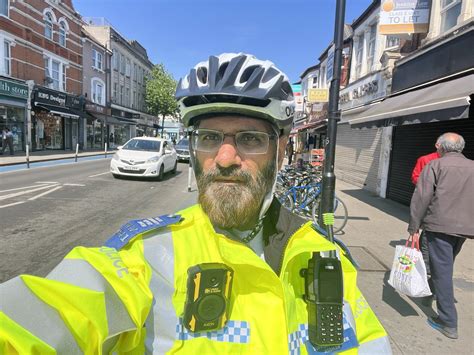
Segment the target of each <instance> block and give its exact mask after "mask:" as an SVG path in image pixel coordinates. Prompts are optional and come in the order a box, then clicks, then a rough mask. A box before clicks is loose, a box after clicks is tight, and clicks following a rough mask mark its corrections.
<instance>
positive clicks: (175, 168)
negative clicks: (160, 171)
mask: <svg viewBox="0 0 474 355" xmlns="http://www.w3.org/2000/svg"><path fill="white" fill-rule="evenodd" d="M177 170H178V161H177V160H176V161H175V162H174V168H173V170H171V172H172V173H173V174H176V171H177Z"/></svg>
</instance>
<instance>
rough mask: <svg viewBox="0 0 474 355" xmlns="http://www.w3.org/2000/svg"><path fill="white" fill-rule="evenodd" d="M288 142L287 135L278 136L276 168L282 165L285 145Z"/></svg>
mask: <svg viewBox="0 0 474 355" xmlns="http://www.w3.org/2000/svg"><path fill="white" fill-rule="evenodd" d="M287 144H288V136H280V138H278V170H280V169H281V166H282V165H283V159H284V158H285V150H286V145H287Z"/></svg>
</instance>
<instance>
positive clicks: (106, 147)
mask: <svg viewBox="0 0 474 355" xmlns="http://www.w3.org/2000/svg"><path fill="white" fill-rule="evenodd" d="M105 157H106V158H107V143H105Z"/></svg>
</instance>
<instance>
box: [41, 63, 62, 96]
mask: <svg viewBox="0 0 474 355" xmlns="http://www.w3.org/2000/svg"><path fill="white" fill-rule="evenodd" d="M44 69H45V77H46V80H45V84H46V85H47V86H48V87H49V88H51V89H55V90H61V91H66V64H64V63H61V62H59V61H57V60H54V59H52V58H48V57H46V58H44Z"/></svg>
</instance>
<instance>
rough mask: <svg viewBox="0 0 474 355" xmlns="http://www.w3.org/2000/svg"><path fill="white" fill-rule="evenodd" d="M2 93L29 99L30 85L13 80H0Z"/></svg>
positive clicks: (0, 91) (0, 93)
mask: <svg viewBox="0 0 474 355" xmlns="http://www.w3.org/2000/svg"><path fill="white" fill-rule="evenodd" d="M0 95H5V96H11V97H16V98H19V99H24V100H27V99H28V86H26V85H22V84H18V83H14V82H12V81H7V80H0Z"/></svg>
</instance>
